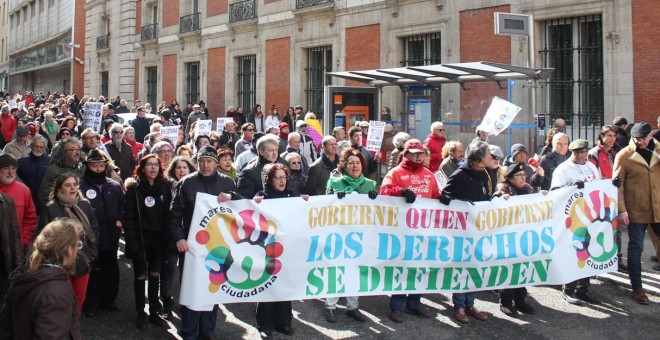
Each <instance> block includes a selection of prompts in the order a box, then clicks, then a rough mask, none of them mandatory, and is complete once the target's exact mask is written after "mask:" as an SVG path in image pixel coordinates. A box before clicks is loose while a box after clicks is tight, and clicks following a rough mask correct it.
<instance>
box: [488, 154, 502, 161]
mask: <svg viewBox="0 0 660 340" xmlns="http://www.w3.org/2000/svg"><path fill="white" fill-rule="evenodd" d="M490 157H493V160H496V161H498V162H499V161H500V159H502V158H501V157H497V156H493V155H490Z"/></svg>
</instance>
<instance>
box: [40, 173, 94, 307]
mask: <svg viewBox="0 0 660 340" xmlns="http://www.w3.org/2000/svg"><path fill="white" fill-rule="evenodd" d="M79 184H80V182H79V180H78V176H77V175H76V174H74V173H64V174H61V175H59V176H58V177H57V178H56V179H55V184H54V185H53V189H52V191H51V192H50V195H49V202H48V203H47V204H46V206H45V207H44V209H42V210H41V215H39V222H38V223H37V232H36V234H39V233H40V232H41V231H42V230H43V229H44V227H45V226H46V225H47V224H48V223H50V222H52V221H55V220H56V219H58V218H72V219H74V220H76V221H78V222H80V224H81V225H82V228H81V233H80V237H79V241H81V242H82V243H81V245H80V247H79V249H80V250H79V251H78V255H77V256H76V264H75V268H74V271H73V274H72V275H71V279H70V281H71V285H72V286H73V292H74V294H75V295H76V298H77V300H78V314H79V315H80V314H81V312H82V306H83V303H84V302H85V298H86V296H87V283H88V281H89V274H90V271H91V268H92V264H93V263H94V261H95V260H96V257H97V256H98V243H97V242H98V239H99V223H98V220H97V219H96V214H94V208H93V207H92V205H91V204H90V203H89V201H88V200H87V199H86V198H85V197H84V196H83V195H82V193H81V192H80V189H79Z"/></svg>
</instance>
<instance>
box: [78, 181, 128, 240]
mask: <svg viewBox="0 0 660 340" xmlns="http://www.w3.org/2000/svg"><path fill="white" fill-rule="evenodd" d="M80 192H82V194H83V195H85V197H86V198H87V200H88V201H89V203H90V204H91V205H92V207H93V208H94V214H95V215H96V220H97V221H98V223H99V239H98V240H97V244H98V246H99V250H100V251H106V250H115V251H116V250H117V247H118V246H119V236H120V234H121V229H120V228H117V225H116V223H117V220H120V221H121V220H122V218H123V214H124V191H123V190H122V189H121V186H120V185H119V183H117V182H116V181H114V180H113V179H110V178H107V177H106V179H105V183H103V184H101V187H100V188H99V187H98V186H97V185H95V184H92V182H90V180H89V179H88V178H87V177H84V176H83V178H82V179H81V180H80Z"/></svg>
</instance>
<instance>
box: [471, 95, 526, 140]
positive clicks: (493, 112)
mask: <svg viewBox="0 0 660 340" xmlns="http://www.w3.org/2000/svg"><path fill="white" fill-rule="evenodd" d="M520 110H522V108H521V107H519V106H516V105H514V104H511V103H509V102H508V101H506V100H504V99H502V98H500V97H495V98H493V101H492V102H491V104H490V107H488V111H486V115H485V116H484V119H483V120H482V121H481V124H479V126H478V127H477V130H479V131H484V132H488V133H489V134H491V135H493V136H497V135H499V134H500V133H502V131H504V130H505V129H506V128H507V127H508V126H509V125H510V124H511V122H513V119H514V118H516V115H517V114H518V112H520Z"/></svg>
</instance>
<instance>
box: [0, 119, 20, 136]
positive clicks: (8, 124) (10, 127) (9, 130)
mask: <svg viewBox="0 0 660 340" xmlns="http://www.w3.org/2000/svg"><path fill="white" fill-rule="evenodd" d="M0 119H2V137H3V138H4V139H5V142H11V139H12V137H13V136H14V131H16V128H17V127H18V122H16V118H14V117H12V116H11V115H10V114H2V118H0Z"/></svg>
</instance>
